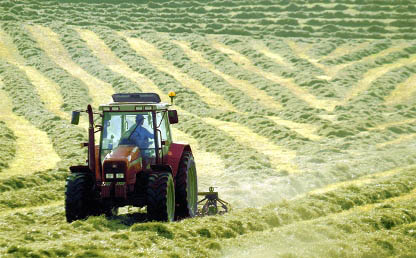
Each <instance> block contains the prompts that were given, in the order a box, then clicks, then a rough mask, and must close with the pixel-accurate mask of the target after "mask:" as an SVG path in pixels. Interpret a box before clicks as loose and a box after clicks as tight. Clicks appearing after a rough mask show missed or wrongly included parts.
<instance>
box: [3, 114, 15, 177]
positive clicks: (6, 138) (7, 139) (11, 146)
mask: <svg viewBox="0 0 416 258" xmlns="http://www.w3.org/2000/svg"><path fill="white" fill-rule="evenodd" d="M0 142H1V145H0V153H1V155H0V173H1V172H2V171H3V170H5V169H7V168H9V167H10V163H11V162H12V161H13V159H14V157H15V155H16V135H15V134H14V133H13V131H12V130H11V129H10V128H8V127H7V125H6V123H5V122H4V121H1V120H0Z"/></svg>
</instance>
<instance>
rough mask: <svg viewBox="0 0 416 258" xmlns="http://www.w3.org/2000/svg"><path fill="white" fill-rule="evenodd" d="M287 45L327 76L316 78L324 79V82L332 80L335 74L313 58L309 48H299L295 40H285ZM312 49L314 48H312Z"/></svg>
mask: <svg viewBox="0 0 416 258" xmlns="http://www.w3.org/2000/svg"><path fill="white" fill-rule="evenodd" d="M285 43H286V44H287V45H288V46H289V47H290V48H291V49H292V51H293V52H294V53H295V54H296V55H297V56H298V57H300V58H302V59H304V60H306V61H308V62H309V63H311V64H313V65H314V66H316V67H317V68H319V69H321V70H322V71H323V72H324V73H325V74H326V75H318V76H316V78H318V79H323V80H331V78H332V76H333V74H332V69H331V68H328V67H326V66H325V65H323V64H321V63H319V60H318V59H313V58H311V57H310V56H309V55H308V54H307V52H308V50H309V48H305V47H304V46H299V45H298V43H297V42H295V41H293V40H288V39H286V40H285ZM310 47H312V46H310Z"/></svg>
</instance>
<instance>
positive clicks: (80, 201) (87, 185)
mask: <svg viewBox="0 0 416 258" xmlns="http://www.w3.org/2000/svg"><path fill="white" fill-rule="evenodd" d="M93 186H94V183H93V180H92V178H91V176H90V175H88V174H85V173H73V174H71V175H69V176H68V178H67V180H66V191H65V216H66V220H67V221H68V222H72V221H75V220H79V219H85V218H86V217H88V216H89V215H92V213H93V208H94V207H95V204H94V203H93V199H94V193H93Z"/></svg>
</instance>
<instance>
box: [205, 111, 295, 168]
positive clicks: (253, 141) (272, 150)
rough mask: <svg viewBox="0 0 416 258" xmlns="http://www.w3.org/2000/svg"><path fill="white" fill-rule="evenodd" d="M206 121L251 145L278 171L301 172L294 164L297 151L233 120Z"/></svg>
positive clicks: (206, 119)
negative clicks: (275, 142) (275, 143)
mask: <svg viewBox="0 0 416 258" xmlns="http://www.w3.org/2000/svg"><path fill="white" fill-rule="evenodd" d="M203 120H204V121H205V122H206V123H208V124H211V125H213V126H215V127H217V128H219V129H220V130H223V131H225V132H226V133H227V134H229V135H231V136H232V137H234V138H235V139H236V140H237V141H238V142H239V143H241V144H243V145H247V146H250V147H251V148H254V149H255V150H257V151H258V152H260V153H263V154H264V155H266V156H267V157H268V159H269V160H270V162H271V163H272V165H273V168H274V169H275V170H276V171H287V173H290V174H292V173H300V171H299V170H298V168H296V166H295V165H294V164H293V160H294V158H295V157H296V152H294V151H292V150H288V149H286V148H284V147H282V146H277V145H274V144H272V143H270V141H269V140H268V139H266V138H265V137H262V136H260V135H258V134H257V133H254V132H253V131H251V130H250V129H249V128H247V127H244V126H241V125H239V124H236V123H232V122H224V121H220V120H215V119H211V118H205V119H203Z"/></svg>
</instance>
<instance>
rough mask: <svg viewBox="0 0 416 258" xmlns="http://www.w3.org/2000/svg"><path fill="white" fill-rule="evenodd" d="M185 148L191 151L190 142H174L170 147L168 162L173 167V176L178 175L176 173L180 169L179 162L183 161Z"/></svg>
mask: <svg viewBox="0 0 416 258" xmlns="http://www.w3.org/2000/svg"><path fill="white" fill-rule="evenodd" d="M185 150H189V151H191V147H190V146H189V145H188V144H180V143H172V144H171V145H170V147H169V151H168V154H167V155H166V156H167V161H166V164H167V165H170V167H171V168H172V173H173V177H176V173H177V172H178V169H179V162H180V161H181V157H182V153H183V152H184V151H185Z"/></svg>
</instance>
